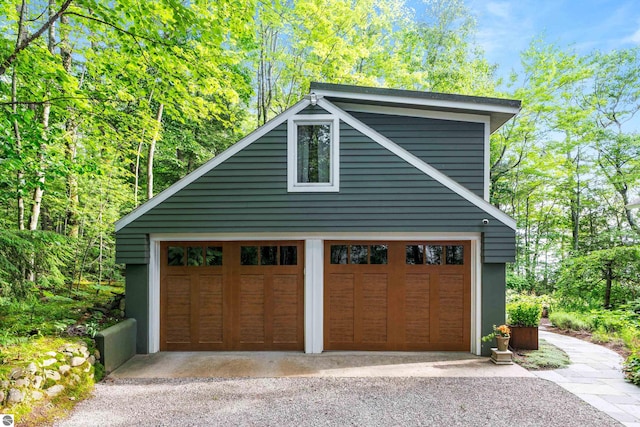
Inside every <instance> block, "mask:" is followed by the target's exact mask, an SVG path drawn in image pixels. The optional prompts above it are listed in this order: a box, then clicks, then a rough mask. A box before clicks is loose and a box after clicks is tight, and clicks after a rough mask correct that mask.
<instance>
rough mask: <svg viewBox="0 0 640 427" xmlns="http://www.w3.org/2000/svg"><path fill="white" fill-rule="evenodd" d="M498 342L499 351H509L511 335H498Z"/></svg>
mask: <svg viewBox="0 0 640 427" xmlns="http://www.w3.org/2000/svg"><path fill="white" fill-rule="evenodd" d="M496 342H497V343H498V351H507V348H509V337H496Z"/></svg>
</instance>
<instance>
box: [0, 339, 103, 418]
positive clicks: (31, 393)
mask: <svg viewBox="0 0 640 427" xmlns="http://www.w3.org/2000/svg"><path fill="white" fill-rule="evenodd" d="M99 357H100V354H99V352H98V350H96V351H95V352H94V353H93V354H90V353H89V349H88V348H87V346H86V345H85V344H84V343H77V344H72V343H69V344H66V345H64V346H63V347H61V348H59V349H58V351H49V352H47V353H45V354H44V355H43V356H41V357H39V358H35V359H34V360H32V361H31V362H25V366H24V367H22V368H14V369H13V371H12V372H11V374H10V375H9V378H8V379H5V380H3V381H1V383H0V408H10V407H11V406H13V405H16V404H19V403H23V402H24V403H28V402H35V401H39V400H42V399H44V398H53V397H55V396H57V395H59V394H60V393H61V392H62V391H63V390H64V389H65V388H68V387H73V386H74V385H77V384H79V383H80V382H82V381H86V378H87V377H88V378H93V365H94V364H95V362H96V359H98V358H99Z"/></svg>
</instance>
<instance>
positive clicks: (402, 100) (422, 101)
mask: <svg viewBox="0 0 640 427" xmlns="http://www.w3.org/2000/svg"><path fill="white" fill-rule="evenodd" d="M313 93H315V94H316V95H318V96H319V97H320V96H326V97H331V98H349V99H358V100H362V101H377V102H389V103H393V104H406V105H420V106H424V107H440V108H454V109H461V110H471V111H486V112H487V113H509V114H514V115H515V114H517V113H518V112H520V109H519V108H516V107H509V106H504V105H489V104H481V103H474V102H464V101H453V100H444V99H427V98H416V97H410V96H395V95H381V94H369V93H354V92H344V91H334V90H330V89H313Z"/></svg>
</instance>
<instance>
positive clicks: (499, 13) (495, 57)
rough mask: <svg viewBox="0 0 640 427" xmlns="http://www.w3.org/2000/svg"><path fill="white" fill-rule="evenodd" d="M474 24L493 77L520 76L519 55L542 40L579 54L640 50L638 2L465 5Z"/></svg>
mask: <svg viewBox="0 0 640 427" xmlns="http://www.w3.org/2000/svg"><path fill="white" fill-rule="evenodd" d="M466 4H467V6H468V7H469V9H470V10H471V11H472V13H474V15H475V16H476V20H477V34H476V41H477V42H478V44H479V45H480V46H482V48H483V49H484V50H485V54H486V57H487V59H488V60H489V61H490V62H491V63H495V64H498V65H499V70H498V75H500V76H506V75H508V74H509V72H510V71H511V70H512V69H515V70H519V67H520V59H519V54H520V52H521V51H523V50H524V49H526V48H527V46H528V45H529V43H530V42H531V40H532V39H534V38H536V37H539V36H544V39H545V40H546V41H547V42H550V43H553V44H556V45H558V46H560V47H568V46H573V48H574V49H575V50H576V51H577V52H578V53H581V54H586V53H588V52H591V51H593V50H596V49H597V50H601V51H610V50H612V49H623V48H629V47H633V46H638V45H640V1H639V0H618V1H611V0H466Z"/></svg>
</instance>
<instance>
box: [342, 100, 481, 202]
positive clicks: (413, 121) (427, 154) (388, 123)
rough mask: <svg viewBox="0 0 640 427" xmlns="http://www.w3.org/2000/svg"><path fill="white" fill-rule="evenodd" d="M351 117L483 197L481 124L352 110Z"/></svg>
mask: <svg viewBox="0 0 640 427" xmlns="http://www.w3.org/2000/svg"><path fill="white" fill-rule="evenodd" d="M350 114H351V115H352V116H354V117H355V118H357V119H358V120H360V121H361V122H363V123H365V124H366V125H368V126H369V127H371V128H372V129H374V130H376V131H377V132H379V133H381V134H382V135H384V136H386V137H387V138H389V139H390V140H391V141H393V142H395V143H396V144H398V145H399V146H401V147H402V148H404V149H405V150H407V151H409V152H410V153H411V154H413V155H415V156H416V157H418V158H420V159H421V160H422V161H424V162H426V163H428V164H429V165H431V166H433V167H434V168H436V169H438V170H439V171H440V172H442V173H444V174H445V175H447V176H449V177H450V178H452V179H454V180H455V181H457V182H459V183H460V184H462V185H464V186H465V187H467V188H468V189H469V190H471V191H473V192H474V193H475V194H476V195H478V196H480V197H484V124H483V123H469V122H459V121H451V120H436V119H425V118H421V117H406V116H392V115H386V114H372V113H356V112H351V113H350Z"/></svg>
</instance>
